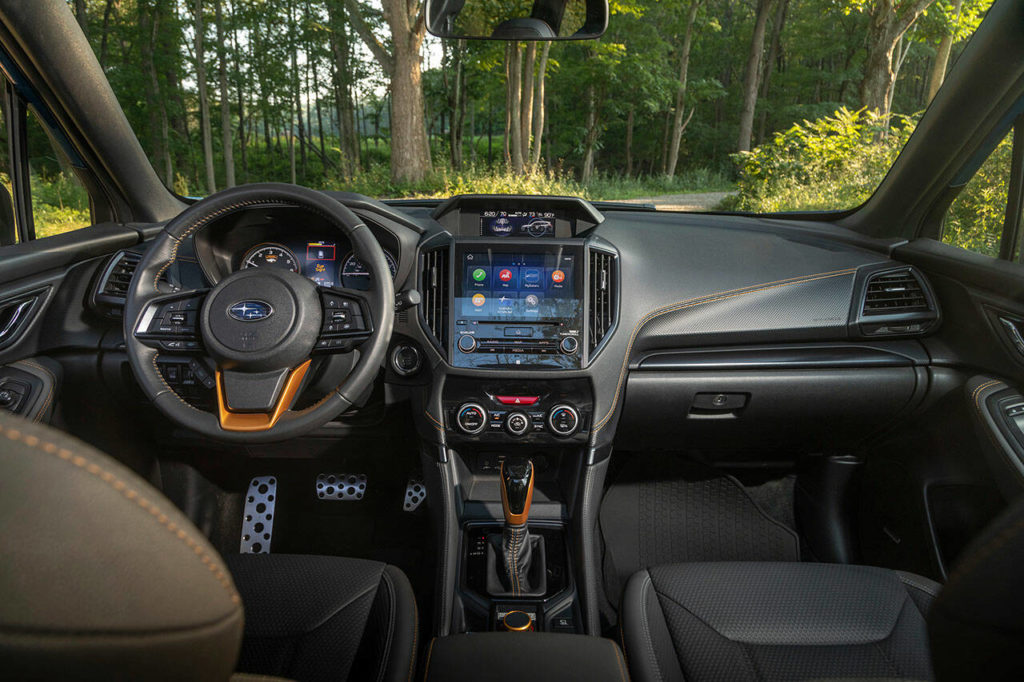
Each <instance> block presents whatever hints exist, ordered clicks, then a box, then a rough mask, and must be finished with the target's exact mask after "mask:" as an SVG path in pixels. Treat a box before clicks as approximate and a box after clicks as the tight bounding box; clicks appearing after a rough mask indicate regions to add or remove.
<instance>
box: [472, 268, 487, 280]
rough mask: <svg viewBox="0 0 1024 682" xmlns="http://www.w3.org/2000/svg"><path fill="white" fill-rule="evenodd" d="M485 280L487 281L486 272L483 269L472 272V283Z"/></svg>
mask: <svg viewBox="0 0 1024 682" xmlns="http://www.w3.org/2000/svg"><path fill="white" fill-rule="evenodd" d="M485 279H487V271H486V270H484V269H483V268H477V269H475V270H473V281H474V282H482V281H484V280H485Z"/></svg>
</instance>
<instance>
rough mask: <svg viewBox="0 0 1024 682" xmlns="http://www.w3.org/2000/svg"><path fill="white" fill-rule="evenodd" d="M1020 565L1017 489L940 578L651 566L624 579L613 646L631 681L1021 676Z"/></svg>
mask: <svg viewBox="0 0 1024 682" xmlns="http://www.w3.org/2000/svg"><path fill="white" fill-rule="evenodd" d="M1022 566H1024V501H1020V502H1019V503H1018V504H1016V505H1015V506H1013V507H1012V508H1011V509H1009V510H1008V511H1007V512H1006V513H1004V514H1003V515H1002V516H1001V517H1000V518H999V519H997V520H996V521H995V522H994V523H993V524H992V525H991V526H990V527H989V528H988V530H986V532H984V533H982V535H981V537H979V538H978V539H977V540H976V541H975V542H974V543H973V544H972V546H971V547H970V548H969V549H968V550H967V551H966V552H965V553H964V555H963V558H962V559H961V561H960V562H959V563H958V565H957V567H956V569H955V570H954V571H953V573H952V574H951V576H950V579H949V581H948V583H947V584H946V586H945V587H941V589H940V585H939V584H938V583H936V582H934V581H932V580H929V579H927V578H923V577H921V576H917V575H913V574H910V573H903V572H900V571H892V570H888V569H883V568H875V567H870V566H851V565H841V564H813V563H764V562H749V563H742V562H728V563H692V564H675V565H669V566H657V567H653V568H648V569H645V570H642V571H639V572H638V573H635V574H634V575H633V576H632V577H631V578H630V579H629V581H628V583H627V585H626V590H625V592H624V594H623V601H622V610H621V612H620V619H621V625H622V637H623V648H624V650H625V652H626V656H627V659H628V663H629V670H630V674H631V675H632V677H633V679H634V680H637V681H639V682H644V681H646V680H663V681H665V682H668V681H672V680H685V681H686V682H701V681H703V680H797V679H804V680H806V679H814V680H838V679H843V680H850V679H867V678H871V679H879V678H884V679H905V680H931V679H936V678H937V679H939V680H959V679H986V680H1002V679H1007V680H1010V679H1012V680H1021V679H1024V655H1022V653H1021V652H1022V651H1024V617H1022V616H1021V614H1022V613H1024V588H1022V587H1021V582H1020V580H1019V577H1020V569H1021V567H1022ZM929 633H930V634H931V647H929ZM929 649H930V650H931V652H932V653H931V655H930V654H929Z"/></svg>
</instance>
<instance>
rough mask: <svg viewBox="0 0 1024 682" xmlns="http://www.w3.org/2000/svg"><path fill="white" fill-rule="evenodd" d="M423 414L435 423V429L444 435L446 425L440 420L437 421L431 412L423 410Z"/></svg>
mask: <svg viewBox="0 0 1024 682" xmlns="http://www.w3.org/2000/svg"><path fill="white" fill-rule="evenodd" d="M423 414H425V415H427V419H429V420H430V421H432V422H434V427H435V428H436V429H437V430H438V431H440V432H441V433H444V424H442V423H441V421H440V420H439V419H436V418H435V417H434V415H432V414H430V413H429V412H427V411H426V410H423Z"/></svg>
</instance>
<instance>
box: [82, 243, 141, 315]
mask: <svg viewBox="0 0 1024 682" xmlns="http://www.w3.org/2000/svg"><path fill="white" fill-rule="evenodd" d="M141 260H142V254H141V253H135V252H134V251H118V252H117V253H115V254H114V255H113V257H111V259H110V262H109V263H107V266H106V267H105V268H104V269H103V274H102V276H101V277H100V280H99V282H98V283H97V284H96V294H95V296H94V300H95V301H96V303H98V304H100V305H104V306H110V307H113V308H121V307H123V306H124V301H125V298H126V297H127V296H128V287H129V285H131V283H132V276H133V275H135V268H137V267H138V266H139V261H141Z"/></svg>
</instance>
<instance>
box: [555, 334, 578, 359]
mask: <svg viewBox="0 0 1024 682" xmlns="http://www.w3.org/2000/svg"><path fill="white" fill-rule="evenodd" d="M558 349H559V350H560V351H562V352H563V353H565V354H566V355H575V354H576V351H578V350H579V349H580V342H579V340H578V339H577V338H576V337H575V336H566V337H565V338H564V339H562V342H561V343H560V344H558Z"/></svg>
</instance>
